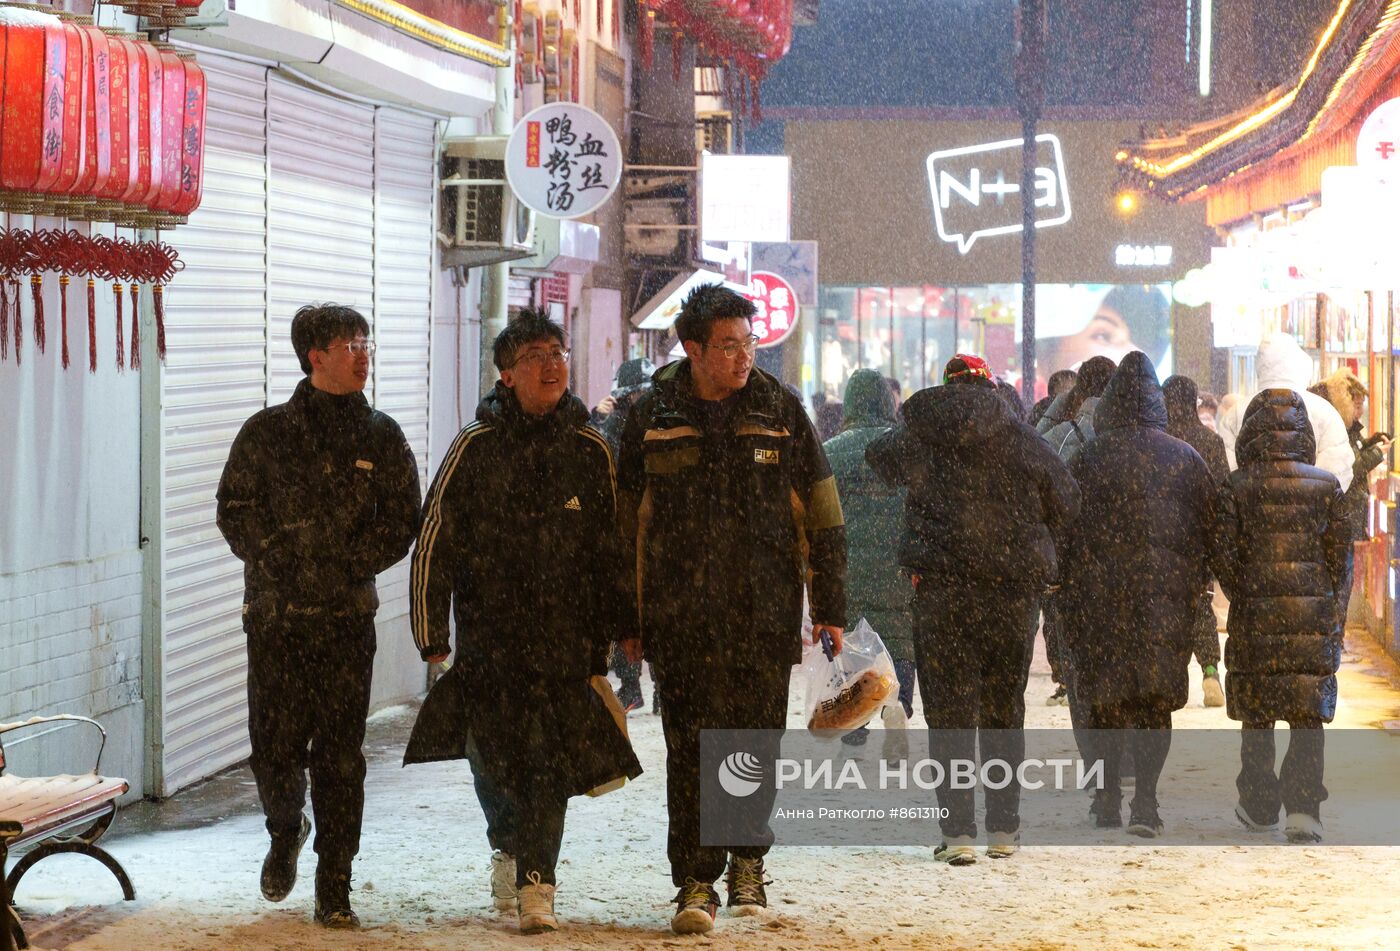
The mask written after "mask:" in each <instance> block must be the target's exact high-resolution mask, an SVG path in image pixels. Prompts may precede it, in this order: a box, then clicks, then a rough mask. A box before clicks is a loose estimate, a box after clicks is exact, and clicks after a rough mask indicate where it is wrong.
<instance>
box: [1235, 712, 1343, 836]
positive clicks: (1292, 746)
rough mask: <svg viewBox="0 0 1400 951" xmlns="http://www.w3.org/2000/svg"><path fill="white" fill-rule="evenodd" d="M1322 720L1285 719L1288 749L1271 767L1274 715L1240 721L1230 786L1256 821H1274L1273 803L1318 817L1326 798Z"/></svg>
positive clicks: (1275, 811)
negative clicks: (1236, 759) (1234, 774)
mask: <svg viewBox="0 0 1400 951" xmlns="http://www.w3.org/2000/svg"><path fill="white" fill-rule="evenodd" d="M1322 745H1323V730H1322V721H1321V720H1316V719H1309V720H1289V721H1288V752H1286V753H1284V754H1283V768H1282V769H1281V770H1280V771H1279V772H1278V774H1277V775H1276V774H1275V773H1274V756H1275V750H1274V721H1273V720H1258V721H1254V722H1249V723H1245V724H1244V725H1243V729H1242V730H1241V731H1240V774H1239V776H1238V777H1237V778H1236V779H1235V788H1236V789H1238V790H1239V793H1240V803H1241V805H1243V806H1244V808H1245V811H1246V812H1247V813H1249V816H1250V818H1251V819H1253V820H1254V821H1255V822H1260V823H1265V824H1268V823H1271V822H1277V821H1278V808H1279V806H1280V805H1282V806H1283V809H1284V811H1285V812H1288V813H1295V812H1301V813H1305V814H1307V815H1310V816H1312V817H1313V818H1314V819H1319V818H1321V813H1320V807H1321V805H1322V802H1323V801H1324V800H1325V799H1326V798H1327V787H1326V786H1324V785H1323V784H1322V765H1323V753H1322Z"/></svg>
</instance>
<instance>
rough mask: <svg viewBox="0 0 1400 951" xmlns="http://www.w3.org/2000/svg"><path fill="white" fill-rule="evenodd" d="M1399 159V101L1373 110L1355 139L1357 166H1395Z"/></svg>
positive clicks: (1385, 103) (1392, 101)
mask: <svg viewBox="0 0 1400 951" xmlns="http://www.w3.org/2000/svg"><path fill="white" fill-rule="evenodd" d="M1397 159H1400V99H1388V100H1386V101H1385V102H1383V103H1381V104H1380V105H1379V106H1377V107H1376V108H1375V110H1374V111H1373V112H1372V113H1371V114H1370V115H1369V116H1367V117H1366V121H1365V122H1364V123H1362V125H1361V134H1360V135H1358V136H1357V137H1356V164H1357V165H1395V164H1397V162H1396V160H1397Z"/></svg>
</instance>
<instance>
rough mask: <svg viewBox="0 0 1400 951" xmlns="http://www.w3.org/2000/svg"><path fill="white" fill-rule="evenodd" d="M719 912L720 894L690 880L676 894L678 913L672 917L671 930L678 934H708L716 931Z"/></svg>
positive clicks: (710, 887) (708, 886)
mask: <svg viewBox="0 0 1400 951" xmlns="http://www.w3.org/2000/svg"><path fill="white" fill-rule="evenodd" d="M718 910H719V894H718V893H716V892H715V888H714V886H713V885H709V884H706V883H705V882H697V881H696V880H695V879H693V878H688V879H686V880H685V884H684V885H682V886H681V888H680V891H678V892H676V913H675V914H674V915H672V916H671V930H672V931H674V932H675V933H676V934H707V933H708V932H710V931H712V930H714V927H715V912H716V911H718Z"/></svg>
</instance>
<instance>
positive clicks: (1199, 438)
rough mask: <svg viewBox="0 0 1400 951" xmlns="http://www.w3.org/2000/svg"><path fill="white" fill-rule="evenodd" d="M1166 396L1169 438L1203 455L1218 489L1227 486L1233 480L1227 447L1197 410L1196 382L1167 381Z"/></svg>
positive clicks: (1164, 390) (1163, 389)
mask: <svg viewBox="0 0 1400 951" xmlns="http://www.w3.org/2000/svg"><path fill="white" fill-rule="evenodd" d="M1162 395H1163V396H1164V397H1166V400H1167V435H1168V436H1175V437H1176V438H1177V439H1180V440H1181V441H1182V442H1184V443H1186V444H1187V445H1188V446H1190V447H1191V448H1192V449H1194V450H1196V452H1198V453H1199V454H1200V456H1201V458H1202V459H1204V460H1205V463H1206V468H1208V469H1209V470H1210V476H1211V478H1212V479H1214V480H1215V483H1216V485H1219V484H1220V483H1222V482H1224V481H1225V480H1226V479H1227V478H1229V476H1230V461H1229V460H1228V459H1226V458H1225V443H1224V442H1223V441H1222V440H1221V438H1220V436H1219V435H1218V434H1216V433H1213V432H1211V431H1210V429H1209V427H1207V426H1206V424H1205V423H1203V422H1201V417H1200V414H1199V413H1198V412H1197V408H1196V402H1197V399H1198V397H1199V391H1198V390H1197V389H1196V381H1195V380H1193V379H1191V378H1190V377H1186V376H1172V377H1167V380H1166V382H1165V383H1163V384H1162Z"/></svg>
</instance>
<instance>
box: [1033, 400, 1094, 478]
mask: <svg viewBox="0 0 1400 951" xmlns="http://www.w3.org/2000/svg"><path fill="white" fill-rule="evenodd" d="M1068 401H1069V394H1068V393H1061V394H1060V395H1059V396H1057V397H1055V401H1054V402H1053V403H1051V404H1050V408H1049V409H1048V410H1046V411H1045V415H1044V416H1042V417H1041V418H1040V422H1038V423H1036V424H1035V431H1036V432H1038V433H1040V435H1041V436H1043V437H1044V438H1045V441H1046V442H1048V443H1049V444H1050V448H1051V449H1054V450H1055V452H1056V453H1057V454H1058V455H1059V457H1060V459H1061V460H1063V461H1064V463H1065V465H1069V464H1070V463H1072V462H1074V460H1075V457H1076V456H1078V455H1079V451H1080V450H1081V449H1083V448H1084V444H1085V443H1087V442H1088V441H1089V440H1091V439H1093V438H1094V409H1095V408H1096V407H1097V406H1098V405H1099V398H1098V397H1097V396H1091V397H1089V398H1088V399H1086V400H1085V401H1084V402H1083V403H1082V404H1080V407H1079V412H1078V413H1077V414H1076V415H1075V417H1074V418H1073V419H1069V418H1068V417H1067V415H1066V413H1065V404H1066V403H1067V402H1068Z"/></svg>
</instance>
